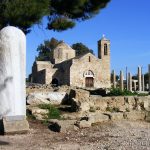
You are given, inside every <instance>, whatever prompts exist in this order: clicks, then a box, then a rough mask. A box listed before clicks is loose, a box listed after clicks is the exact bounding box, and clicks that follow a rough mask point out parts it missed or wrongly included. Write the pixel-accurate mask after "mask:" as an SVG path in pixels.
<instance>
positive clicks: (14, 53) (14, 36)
mask: <svg viewBox="0 0 150 150" xmlns="http://www.w3.org/2000/svg"><path fill="white" fill-rule="evenodd" d="M25 56H26V38H25V35H24V33H23V32H22V31H21V30H19V29H18V28H15V27H11V26H8V27H5V28H3V29H2V30H1V31H0V116H1V115H2V116H16V115H25V114H26V100H25V70H26V65H25V64H26V63H25V60H26V59H25Z"/></svg>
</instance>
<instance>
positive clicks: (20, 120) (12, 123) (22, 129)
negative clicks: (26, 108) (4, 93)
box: [0, 116, 29, 135]
mask: <svg viewBox="0 0 150 150" xmlns="http://www.w3.org/2000/svg"><path fill="white" fill-rule="evenodd" d="M28 131H29V123H28V121H27V120H26V116H5V117H3V118H2V120H1V121H0V133H1V134H3V135H6V134H23V133H27V132H28Z"/></svg>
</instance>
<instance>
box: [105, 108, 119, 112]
mask: <svg viewBox="0 0 150 150" xmlns="http://www.w3.org/2000/svg"><path fill="white" fill-rule="evenodd" d="M106 111H110V112H119V111H120V110H119V108H118V107H107V108H106Z"/></svg>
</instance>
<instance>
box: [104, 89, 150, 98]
mask: <svg viewBox="0 0 150 150" xmlns="http://www.w3.org/2000/svg"><path fill="white" fill-rule="evenodd" d="M135 95H136V96H148V94H147V93H137V92H131V91H128V90H126V89H125V90H123V91H122V90H121V89H120V88H113V89H111V90H110V92H109V93H108V94H107V96H135Z"/></svg>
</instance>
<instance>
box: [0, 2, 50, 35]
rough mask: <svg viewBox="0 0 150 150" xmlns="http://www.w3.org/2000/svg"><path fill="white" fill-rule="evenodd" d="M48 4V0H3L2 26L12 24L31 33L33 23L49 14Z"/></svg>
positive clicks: (0, 11)
mask: <svg viewBox="0 0 150 150" xmlns="http://www.w3.org/2000/svg"><path fill="white" fill-rule="evenodd" d="M48 5H49V1H47V0H38V1H37V0H32V1H31V0H1V1H0V28H3V27H5V26H7V25H12V26H16V27H19V28H20V29H22V30H23V31H24V32H25V33H29V32H30V30H31V27H32V25H33V24H39V23H40V21H41V19H42V18H43V16H45V15H48V14H49V8H48Z"/></svg>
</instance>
